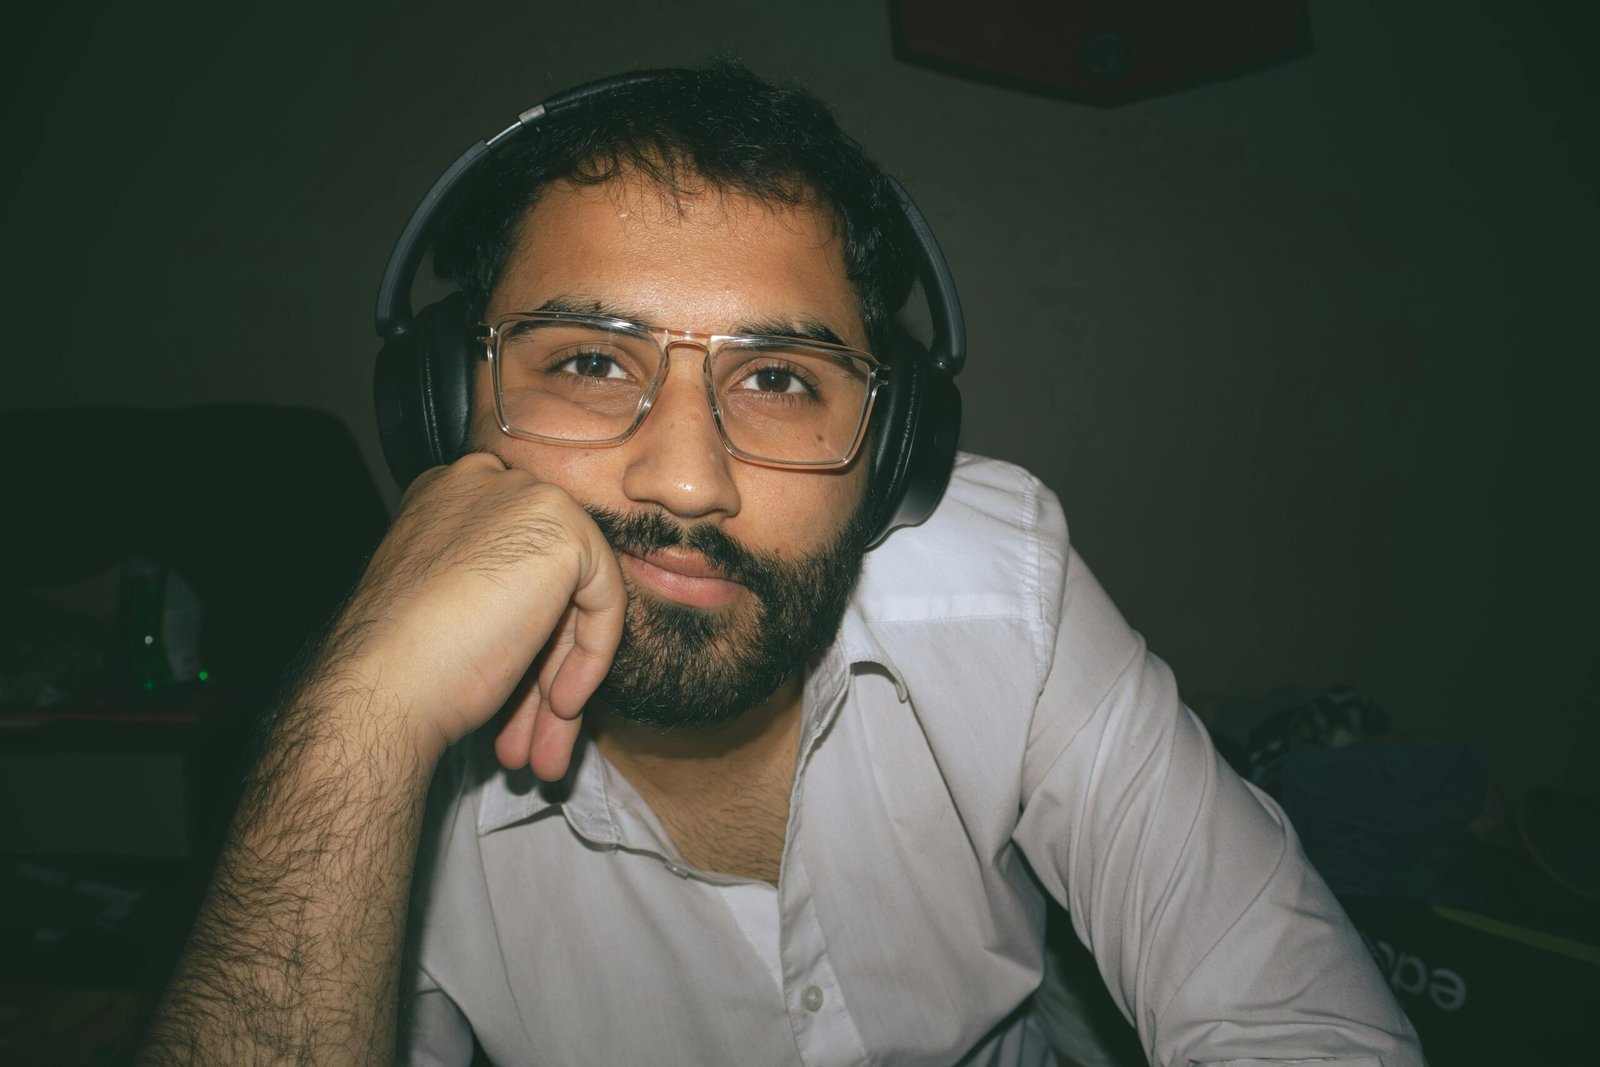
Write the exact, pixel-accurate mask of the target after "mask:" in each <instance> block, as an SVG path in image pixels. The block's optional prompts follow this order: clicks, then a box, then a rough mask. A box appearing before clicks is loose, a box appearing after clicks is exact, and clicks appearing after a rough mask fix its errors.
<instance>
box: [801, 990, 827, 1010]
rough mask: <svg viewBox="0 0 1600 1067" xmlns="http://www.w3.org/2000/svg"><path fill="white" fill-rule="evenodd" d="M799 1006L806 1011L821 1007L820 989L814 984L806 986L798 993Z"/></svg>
mask: <svg viewBox="0 0 1600 1067" xmlns="http://www.w3.org/2000/svg"><path fill="white" fill-rule="evenodd" d="M800 1006H801V1007H802V1008H804V1009H806V1011H817V1010H819V1009H820V1008H821V1007H822V990H821V989H819V988H818V987H816V986H814V985H808V986H806V989H805V992H804V993H801V994H800Z"/></svg>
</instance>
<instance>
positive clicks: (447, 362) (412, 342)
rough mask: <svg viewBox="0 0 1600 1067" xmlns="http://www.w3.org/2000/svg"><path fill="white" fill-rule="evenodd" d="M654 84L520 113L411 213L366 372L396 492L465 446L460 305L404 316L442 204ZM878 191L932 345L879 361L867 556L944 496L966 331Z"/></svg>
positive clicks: (942, 276)
mask: <svg viewBox="0 0 1600 1067" xmlns="http://www.w3.org/2000/svg"><path fill="white" fill-rule="evenodd" d="M665 73H666V72H663V71H640V72H636V73H632V74H623V75H619V76H617V77H614V78H606V79H604V80H601V81H597V82H591V83H589V84H587V85H581V86H578V87H577V88H576V89H570V90H568V91H567V92H564V93H560V94H558V95H556V96H553V97H551V98H550V99H549V100H546V101H545V102H544V103H542V104H539V105H538V106H536V107H533V108H530V109H529V110H527V111H524V112H523V113H522V114H520V115H518V116H517V121H516V122H515V123H513V124H512V125H511V126H509V127H507V128H506V129H504V130H502V131H501V132H500V133H498V134H496V135H495V136H493V137H491V138H489V139H488V140H487V141H479V142H478V143H476V144H474V145H473V146H472V147H470V148H468V149H467V150H466V151H465V152H463V153H462V154H461V157H460V158H459V159H457V160H456V161H455V162H454V163H452V164H450V167H449V169H448V170H446V171H445V172H444V173H443V174H442V175H440V176H439V178H438V180H437V181H435V182H434V183H433V188H431V189H429V190H428V194H427V195H426V196H424V197H423V198H422V203H421V204H419V205H417V209H416V211H414V212H413V213H412V215H411V221H409V222H407V223H406V228H405V229H404V230H403V231H401V234H400V239H399V240H398V241H397V242H395V246H394V252H393V253H392V254H391V255H390V256H389V264H388V266H386V267H385V268H384V271H383V281H382V283H381V284H380V285H379V287H378V309H377V327H378V335H379V336H380V337H382V338H383V348H382V350H381V351H379V353H378V361H377V366H376V368H375V370H374V372H373V390H374V394H375V400H376V403H377V411H378V433H379V436H380V437H381V438H382V441H383V454H384V457H385V458H386V459H387V460H388V461H389V469H390V470H391V471H392V472H393V473H394V476H395V479H396V480H397V481H398V482H399V483H400V484H401V485H402V486H405V485H409V484H410V483H411V480H412V479H413V478H415V477H416V476H417V475H418V474H421V473H422V472H423V471H424V470H427V469H428V468H429V467H434V466H438V465H439V464H441V463H449V462H450V461H452V460H454V459H455V458H456V457H458V456H459V455H460V454H461V452H462V449H463V446H464V445H465V443H466V437H467V423H468V417H469V408H470V398H471V395H472V375H473V366H474V363H475V361H476V360H477V359H478V358H480V357H481V351H480V350H479V349H478V347H477V342H476V340H475V336H476V329H475V325H476V324H475V323H473V322H471V321H470V320H469V317H468V314H467V302H466V298H465V297H464V296H462V294H461V293H459V292H457V293H452V294H450V295H449V296H447V297H445V298H444V299H443V300H439V301H437V302H436V303H433V304H429V305H428V306H427V307H425V308H423V309H422V310H421V311H419V312H417V313H416V314H414V315H413V314H412V311H411V286H412V283H413V282H414V281H415V280H416V277H417V272H418V270H419V269H420V268H421V266H422V259H423V254H424V253H425V252H426V251H427V248H428V245H429V243H430V241H431V240H432V239H433V236H434V231H435V230H436V228H437V227H438V226H439V225H440V223H441V220H442V219H443V217H444V216H445V214H446V210H447V208H448V207H449V205H450V202H451V200H452V198H453V196H454V195H455V193H456V192H458V191H459V190H460V189H461V188H462V187H463V186H464V185H466V183H467V181H468V179H469V177H470V176H471V175H472V174H473V173H474V172H475V171H476V170H477V169H478V168H479V167H480V166H481V165H482V164H483V162H484V160H485V159H487V158H488V156H489V154H490V153H491V152H493V151H495V150H496V149H498V148H501V147H503V146H504V145H506V144H508V143H510V142H512V141H515V140H516V139H518V138H521V137H526V136H530V135H533V134H534V133H535V132H536V131H537V129H538V127H539V126H540V125H541V124H542V123H545V122H550V121H553V120H559V118H560V116H561V115H562V114H563V113H565V112H567V111H570V110H573V109H575V108H578V107H581V106H582V105H583V103H584V101H586V100H587V99H588V98H589V97H591V96H595V95H596V94H600V93H606V92H610V91H611V90H613V89H616V88H619V87H621V86H624V85H634V84H637V83H641V82H648V81H653V80H656V79H658V78H661V77H662V76H663V75H664V74H665ZM857 148H858V149H859V146H857ZM890 182H891V184H892V185H893V187H894V191H895V193H896V195H897V196H898V197H899V200H900V207H901V210H902V211H903V212H904V214H905V219H906V222H907V223H908V224H909V226H910V228H911V231H912V232H913V233H914V234H915V235H916V241H917V247H918V250H919V257H918V258H919V262H918V269H917V273H918V278H919V280H920V281H921V283H922V291H923V294H924V297H925V298H926V300H927V302H928V310H929V313H930V316H931V318H932V321H933V343H932V344H931V345H930V346H928V347H927V348H924V347H923V346H922V345H921V344H920V343H919V342H918V341H917V340H916V339H915V338H913V337H912V336H911V335H910V334H909V333H907V332H906V331H905V329H904V328H902V327H901V326H900V325H899V324H898V323H894V324H892V325H891V327H890V338H889V351H888V352H887V353H879V356H880V358H884V359H885V360H886V361H887V363H888V364H889V367H890V371H889V379H888V381H887V382H886V383H885V384H884V385H883V387H882V388H881V389H879V391H878V396H877V400H876V401H875V403H874V407H873V417H872V418H873V430H872V440H871V454H870V456H869V457H868V458H869V460H870V462H871V464H872V467H871V471H870V475H869V476H870V480H871V484H872V492H873V494H874V501H875V505H876V507H875V511H874V514H873V523H872V530H873V533H872V541H871V543H872V544H874V545H876V544H878V543H879V542H881V541H882V540H883V539H884V538H885V537H887V536H888V535H889V533H890V531H892V530H894V529H897V528H898V527H901V526H914V525H916V524H917V523H919V522H921V521H923V520H924V519H926V518H927V517H928V515H929V514H931V513H932V511H933V509H934V506H935V505H936V504H938V502H939V497H940V496H941V495H942V494H943V493H944V487H945V483H946V482H948V481H949V478H950V469H951V466H952V465H953V463H954V461H955V451H956V437H957V434H958V432H959V430H960V426H961V395H960V393H958V392H957V391H956V384H955V376H956V374H957V373H958V372H959V371H960V370H961V368H962V365H963V364H964V363H965V362H966V327H965V324H964V322H963V320H962V317H961V301H960V299H959V298H958V297H957V296H956V288H955V282H954V280H953V279H952V278H951V277H950V268H949V266H948V265H947V264H946V263H945V260H944V255H943V253H941V252H940V251H939V243H938V241H936V240H934V237H933V231H932V230H930V229H929V228H928V223H927V221H926V220H925V219H923V217H922V213H921V212H920V211H918V210H917V206H916V204H914V203H912V201H911V197H910V195H909V194H907V193H906V191H905V189H904V188H903V187H902V186H901V185H900V183H899V182H895V181H894V180H893V179H892V178H891V179H890Z"/></svg>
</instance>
